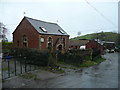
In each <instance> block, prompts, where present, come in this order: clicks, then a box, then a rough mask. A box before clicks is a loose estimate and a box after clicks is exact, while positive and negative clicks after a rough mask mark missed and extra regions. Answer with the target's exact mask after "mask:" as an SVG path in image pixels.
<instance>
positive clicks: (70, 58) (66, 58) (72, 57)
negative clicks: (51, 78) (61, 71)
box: [58, 50, 91, 65]
mask: <svg viewBox="0 0 120 90" xmlns="http://www.w3.org/2000/svg"><path fill="white" fill-rule="evenodd" d="M58 59H59V61H63V62H65V63H68V64H74V65H79V64H81V63H82V62H83V61H86V60H91V51H90V50H84V51H81V50H70V51H68V52H65V53H60V52H58Z"/></svg>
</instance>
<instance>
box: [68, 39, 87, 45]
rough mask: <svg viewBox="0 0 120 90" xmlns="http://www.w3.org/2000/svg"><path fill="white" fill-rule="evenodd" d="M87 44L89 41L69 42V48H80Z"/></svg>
mask: <svg viewBox="0 0 120 90" xmlns="http://www.w3.org/2000/svg"><path fill="white" fill-rule="evenodd" d="M88 42H89V40H70V41H69V46H72V45H73V46H82V45H85V44H87V43H88Z"/></svg>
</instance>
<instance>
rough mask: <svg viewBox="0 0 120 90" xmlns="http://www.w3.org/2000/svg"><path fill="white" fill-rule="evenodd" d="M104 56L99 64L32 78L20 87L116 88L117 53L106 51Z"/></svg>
mask: <svg viewBox="0 0 120 90" xmlns="http://www.w3.org/2000/svg"><path fill="white" fill-rule="evenodd" d="M119 55H120V53H119ZM104 57H105V58H106V60H105V61H104V62H102V63H101V64H99V65H96V66H92V67H89V68H82V70H81V69H77V70H72V71H68V72H67V73H66V74H65V75H63V76H59V77H56V78H52V79H48V80H43V81H40V80H34V81H32V82H31V83H29V84H27V85H25V86H23V87H22V88H118V53H107V54H105V55H104Z"/></svg>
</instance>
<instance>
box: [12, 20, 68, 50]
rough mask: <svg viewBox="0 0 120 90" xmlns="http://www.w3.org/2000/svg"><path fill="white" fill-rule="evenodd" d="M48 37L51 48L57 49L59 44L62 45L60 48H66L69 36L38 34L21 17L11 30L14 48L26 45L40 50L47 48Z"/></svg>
mask: <svg viewBox="0 0 120 90" xmlns="http://www.w3.org/2000/svg"><path fill="white" fill-rule="evenodd" d="M24 36H25V41H24ZM49 37H50V38H51V46H52V47H51V49H52V50H58V49H59V48H58V47H59V45H61V46H62V47H61V49H62V50H68V42H69V36H65V35H54V34H53V35H52V34H40V33H39V32H38V31H37V30H36V29H35V28H34V27H33V26H32V25H31V23H30V22H29V21H28V20H26V19H25V18H23V20H22V21H21V22H20V24H19V25H18V27H17V28H16V29H15V31H14V32H13V44H14V47H16V48H24V47H27V48H36V49H40V50H47V49H48V39H49ZM58 38H59V39H58ZM63 40H64V41H63Z"/></svg>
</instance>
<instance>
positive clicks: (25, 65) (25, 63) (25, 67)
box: [25, 60, 27, 72]
mask: <svg viewBox="0 0 120 90" xmlns="http://www.w3.org/2000/svg"><path fill="white" fill-rule="evenodd" d="M26 67H27V65H26V60H25V72H27V70H26Z"/></svg>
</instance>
